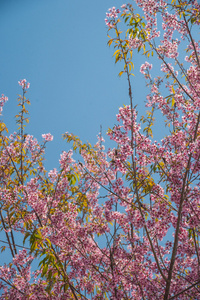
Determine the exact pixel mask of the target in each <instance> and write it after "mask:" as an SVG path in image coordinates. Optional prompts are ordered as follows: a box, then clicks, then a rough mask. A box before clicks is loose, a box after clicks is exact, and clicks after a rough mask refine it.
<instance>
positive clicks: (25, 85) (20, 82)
mask: <svg viewBox="0 0 200 300" xmlns="http://www.w3.org/2000/svg"><path fill="white" fill-rule="evenodd" d="M18 84H19V85H20V86H21V87H22V89H23V90H25V89H29V87H30V83H29V82H27V81H26V79H22V80H20V81H18Z"/></svg>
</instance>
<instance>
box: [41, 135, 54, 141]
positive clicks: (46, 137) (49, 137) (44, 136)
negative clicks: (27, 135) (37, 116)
mask: <svg viewBox="0 0 200 300" xmlns="http://www.w3.org/2000/svg"><path fill="white" fill-rule="evenodd" d="M42 137H43V139H45V141H47V142H51V141H53V135H52V134H51V133H46V134H42Z"/></svg>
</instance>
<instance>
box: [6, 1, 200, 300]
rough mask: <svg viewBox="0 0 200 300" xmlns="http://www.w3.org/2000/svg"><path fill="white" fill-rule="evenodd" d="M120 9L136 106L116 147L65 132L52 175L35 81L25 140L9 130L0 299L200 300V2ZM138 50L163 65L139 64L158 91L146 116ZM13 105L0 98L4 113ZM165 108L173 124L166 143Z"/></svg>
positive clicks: (115, 134)
mask: <svg viewBox="0 0 200 300" xmlns="http://www.w3.org/2000/svg"><path fill="white" fill-rule="evenodd" d="M136 4H137V5H138V7H139V8H141V9H142V12H141V13H135V7H136ZM121 8H122V12H121V11H120V10H119V9H116V8H115V7H113V8H111V9H110V10H109V11H108V13H107V18H106V24H107V26H108V36H109V41H108V45H109V46H111V45H114V48H115V52H114V57H115V62H116V63H117V62H123V64H124V67H123V70H122V71H121V72H120V73H119V76H121V75H122V74H124V75H126V76H127V81H128V90H129V100H130V103H129V105H126V106H124V107H122V108H120V109H119V114H118V115H117V122H118V123H117V125H115V126H114V127H113V128H112V129H109V130H108V136H109V137H110V139H111V140H113V141H114V142H115V143H116V147H115V148H113V149H109V150H108V151H107V152H106V151H105V148H104V145H103V142H104V140H103V138H102V136H101V133H100V135H99V136H98V142H97V143H96V145H94V147H92V146H91V145H90V144H83V143H82V142H81V141H80V139H79V138H78V137H77V136H75V135H73V134H69V133H65V134H64V135H63V137H64V139H65V140H66V141H67V142H69V143H72V150H70V151H68V152H66V151H63V152H62V154H61V156H60V161H59V163H60V168H59V170H57V169H53V170H51V171H50V172H47V171H46V170H45V168H44V165H43V159H44V155H45V147H46V143H47V142H48V141H51V140H52V139H53V137H52V136H51V134H43V135H42V137H43V139H44V141H43V143H41V144H39V143H38V141H37V140H36V139H34V138H33V136H30V135H28V134H25V132H24V127H25V123H27V122H28V118H27V113H28V111H27V105H28V104H29V100H27V99H26V93H27V89H28V88H29V84H28V83H27V82H26V80H21V81H20V82H19V84H20V86H21V87H22V91H23V94H22V96H20V95H19V98H18V106H19V108H20V111H19V114H18V115H17V116H16V122H17V125H18V129H17V132H15V133H13V134H11V135H9V136H7V134H8V130H7V128H6V125H5V124H4V123H3V122H1V123H0V154H1V155H0V174H1V177H0V178H1V182H0V184H1V187H0V218H1V219H0V228H1V231H2V233H4V239H3V240H1V243H2V247H1V251H6V252H8V251H10V254H11V256H12V259H11V262H10V263H7V264H4V265H3V266H1V267H0V280H1V281H0V289H1V290H2V295H1V296H0V299H113V300H114V299H116V300H117V299H124V300H125V299H126V300H128V299H164V300H167V299H168V300H170V299H171V300H172V299H199V295H200V258H199V256H200V248H199V234H200V231H199V224H200V218H199V216H200V112H199V111H200V62H199V59H200V48H199V44H198V42H197V41H196V35H197V33H196V32H195V30H196V29H197V28H198V26H199V24H200V13H199V11H200V5H199V4H198V3H197V1H181V0H178V1H177V0H172V1H171V2H167V1H166V0H160V1H158V0H148V1H147V0H136V1H135V3H134V4H133V5H131V4H124V5H122V7H121ZM139 11H140V10H139ZM122 22H123V24H122ZM161 22H162V28H161V29H160V31H159V30H158V28H157V23H161ZM120 26H121V27H120ZM125 26H126V27H125ZM124 28H125V31H124ZM113 36H114V37H113ZM183 48H184V51H185V57H184V59H185V62H184V61H183ZM136 53H141V54H142V55H143V56H144V57H146V59H149V61H151V60H152V59H153V60H155V59H156V61H157V64H158V63H159V62H161V66H160V67H161V69H160V71H159V75H158V76H157V77H155V78H153V77H152V71H151V69H152V64H150V62H147V61H146V62H144V63H143V64H142V66H141V68H140V72H141V73H142V74H143V75H144V77H145V79H146V83H147V86H148V87H149V88H150V93H149V94H148V95H147V101H146V107H148V110H147V113H146V115H145V116H141V117H139V116H138V112H137V101H136V100H135V99H133V92H132V85H131V83H132V81H131V75H133V71H134V55H136ZM152 56H153V58H152ZM6 101H7V98H6V97H5V96H4V95H2V97H1V99H0V107H1V110H2V107H3V105H4V104H5V102H6ZM158 111H160V112H161V114H162V116H163V121H164V123H165V124H166V125H168V126H167V127H166V129H165V130H163V129H162V130H163V132H164V135H163V137H162V140H161V141H160V142H157V141H155V140H154V138H153V134H154V132H156V130H158V128H157V127H156V126H154V123H155V119H156V118H155V114H156V113H157V112H158ZM139 122H141V124H140V123H139ZM159 126H160V125H159ZM161 128H162V127H161ZM76 150H78V151H79V155H80V161H77V162H76V161H75V160H74V159H73V158H72V155H73V152H75V151H76ZM19 237H23V243H20V242H16V241H17V240H20V238H19ZM20 249H21V250H20ZM34 262H36V263H38V270H36V271H34V268H33V269H32V270H31V266H32V264H33V263H34Z"/></svg>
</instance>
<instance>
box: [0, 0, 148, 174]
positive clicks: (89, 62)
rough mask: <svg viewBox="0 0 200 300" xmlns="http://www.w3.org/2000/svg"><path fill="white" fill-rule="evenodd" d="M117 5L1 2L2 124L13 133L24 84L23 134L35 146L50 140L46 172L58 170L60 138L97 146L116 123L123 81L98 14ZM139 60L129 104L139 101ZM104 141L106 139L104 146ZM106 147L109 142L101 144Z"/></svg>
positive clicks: (123, 99)
mask: <svg viewBox="0 0 200 300" xmlns="http://www.w3.org/2000/svg"><path fill="white" fill-rule="evenodd" d="M123 3H124V2H123V1H120V0H115V1H113V0H95V1H94V0H87V1H81V0H74V1H68V0H34V1H33V0H17V1H16V0H0V40H1V48H0V93H1V94H2V93H4V94H5V95H6V96H8V98H9V101H8V102H7V104H6V105H5V108H4V112H3V115H4V116H3V119H4V121H5V122H6V124H7V126H8V128H9V129H10V132H12V131H14V130H15V119H14V116H15V115H16V113H17V102H16V98H17V94H19V93H20V92H21V90H20V87H19V86H18V83H17V82H18V80H20V79H23V78H26V79H27V80H28V81H29V82H30V83H31V86H30V89H29V92H28V94H27V96H28V98H29V99H30V101H31V107H30V108H29V112H30V125H28V127H27V129H26V131H27V133H29V134H32V135H34V136H35V137H36V138H37V139H38V140H39V141H41V140H42V138H41V134H43V133H48V132H51V133H52V134H53V135H54V141H53V142H51V143H49V144H48V147H47V156H46V159H47V161H46V167H47V168H48V169H52V168H54V167H57V166H58V160H59V155H60V153H61V152H62V150H66V149H68V148H69V146H67V145H66V143H65V142H63V141H62V137H61V135H62V134H63V133H64V132H66V131H68V132H73V133H74V134H76V135H78V136H79V137H80V138H81V139H82V140H83V141H84V142H85V141H87V140H88V141H89V142H91V143H92V144H94V143H95V142H96V135H97V134H98V132H99V130H100V125H102V127H103V135H104V136H105V133H106V131H107V129H108V127H112V126H113V125H114V123H115V122H116V117H115V116H116V113H117V112H118V108H119V107H120V106H122V105H123V104H129V99H128V89H127V82H126V79H125V77H124V78H123V77H121V78H119V77H118V76H117V75H118V73H119V71H120V70H121V68H122V66H121V67H120V66H119V65H115V63H114V58H113V57H112V54H113V53H114V50H113V48H109V47H108V46H107V41H108V38H107V28H106V26H105V22H104V19H105V13H106V11H107V9H108V8H110V7H112V6H116V7H120V6H121V5H122V4H123ZM142 62H143V59H142V60H138V58H137V60H136V61H135V62H134V63H135V74H137V75H136V77H135V78H134V82H133V84H134V96H135V98H137V100H139V101H137V102H139V103H143V101H144V99H145V94H144V87H145V82H144V80H143V77H142V76H141V75H139V74H138V71H139V68H140V65H141V63H142ZM106 141H108V138H107V139H106ZM107 146H109V142H107Z"/></svg>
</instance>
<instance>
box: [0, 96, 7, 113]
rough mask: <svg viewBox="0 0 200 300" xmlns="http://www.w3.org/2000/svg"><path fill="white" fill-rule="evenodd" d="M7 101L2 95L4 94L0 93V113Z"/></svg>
mask: <svg viewBox="0 0 200 300" xmlns="http://www.w3.org/2000/svg"><path fill="white" fill-rule="evenodd" d="M7 101H8V97H6V96H4V94H2V95H1V97H0V115H1V112H2V110H3V106H4V104H5V103H6V102H7Z"/></svg>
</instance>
